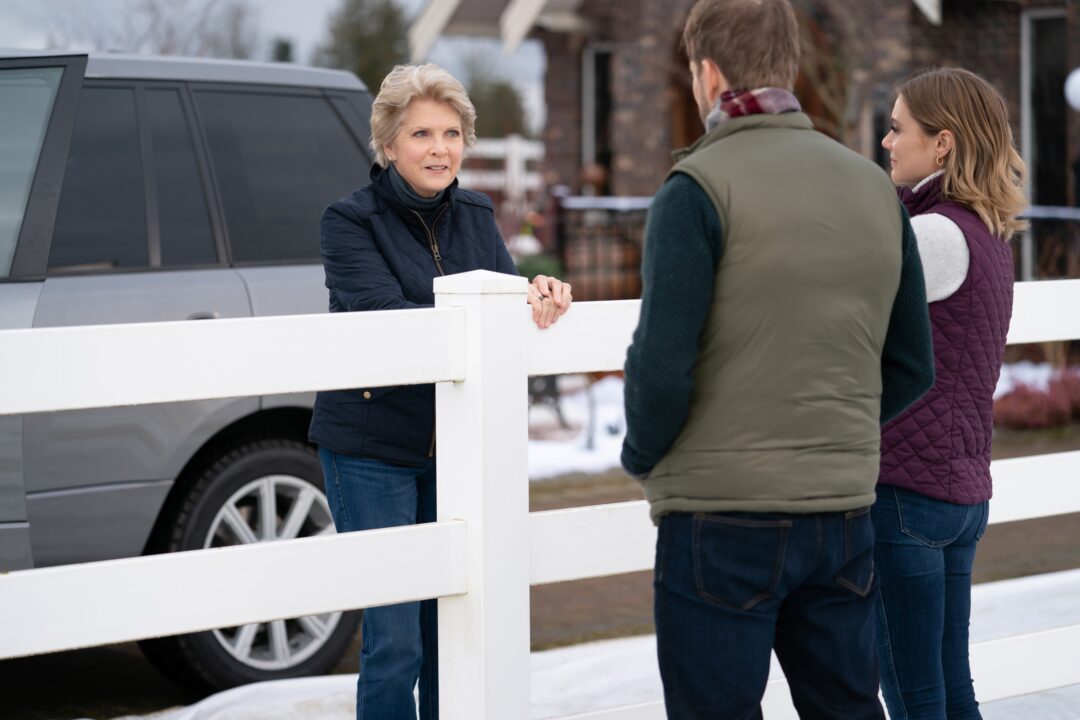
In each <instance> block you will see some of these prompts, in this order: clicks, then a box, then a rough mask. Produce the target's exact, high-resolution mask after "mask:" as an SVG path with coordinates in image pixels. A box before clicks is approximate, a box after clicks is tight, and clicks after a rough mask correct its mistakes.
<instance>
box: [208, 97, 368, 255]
mask: <svg viewBox="0 0 1080 720" xmlns="http://www.w3.org/2000/svg"><path fill="white" fill-rule="evenodd" d="M196 98H197V104H198V107H199V113H200V116H201V117H202V122H203V126H204V129H205V131H206V136H207V141H208V143H209V145H210V155H211V160H212V162H213V168H214V173H215V175H216V177H217V183H218V188H219V192H220V193H221V200H222V204H223V205H224V209H225V223H226V227H227V230H228V236H229V242H230V245H231V248H232V258H233V260H234V261H236V262H239V263H251V262H281V261H288V260H300V261H304V260H307V261H316V260H318V258H319V218H320V217H321V215H322V211H323V209H324V208H325V207H326V206H327V205H328V204H330V203H331V202H333V201H334V200H336V199H338V198H339V197H341V196H343V195H346V194H348V193H349V192H350V191H351V190H352V189H354V188H355V187H357V186H359V185H362V184H365V183H366V182H367V178H368V169H369V167H370V163H369V161H368V159H367V156H366V155H365V154H364V152H363V151H362V150H361V148H360V146H359V144H358V143H357V141H356V140H355V139H354V138H353V136H352V135H350V134H349V133H348V131H346V129H345V127H344V126H343V125H342V123H341V120H340V119H339V118H338V116H337V114H336V113H335V112H334V110H333V109H332V108H331V107H330V105H329V104H328V103H327V101H326V100H325V99H324V98H323V97H321V96H309V95H288V94H270V93H239V92H220V91H209V90H206V91H201V92H198V93H196Z"/></svg>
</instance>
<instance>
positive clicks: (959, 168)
mask: <svg viewBox="0 0 1080 720" xmlns="http://www.w3.org/2000/svg"><path fill="white" fill-rule="evenodd" d="M897 94H898V95H900V97H902V98H904V104H905V105H907V108H908V111H909V112H910V113H911V116H912V117H913V118H915V122H917V123H918V124H919V127H920V128H922V131H923V132H924V133H926V134H927V135H929V136H931V137H932V136H935V135H937V134H938V133H939V132H941V131H942V130H950V131H952V134H953V138H954V140H955V147H954V148H953V151H952V152H950V153H949V154H948V155H946V156H945V160H944V170H945V176H944V177H943V178H942V183H941V190H942V192H943V194H944V195H945V197H946V198H948V199H949V200H953V201H955V202H958V203H960V204H961V205H966V206H967V207H969V208H971V209H972V210H973V211H975V213H976V214H977V215H978V216H979V218H980V219H981V220H982V221H983V222H984V223H986V226H987V227H988V228H990V231H991V232H992V233H994V234H995V235H998V236H999V237H1001V238H1003V239H1005V240H1008V239H1009V238H1011V237H1012V236H1013V235H1015V234H1016V233H1017V232H1019V231H1020V230H1023V229H1024V228H1025V227H1026V226H1027V223H1025V222H1024V221H1022V220H1019V219H1017V216H1018V215H1019V214H1020V213H1021V212H1022V211H1023V209H1024V208H1025V207H1027V204H1028V203H1027V197H1026V196H1025V194H1024V182H1025V180H1026V177H1027V168H1026V167H1025V166H1024V161H1023V160H1022V159H1021V158H1020V154H1019V153H1018V152H1016V146H1015V145H1014V143H1013V135H1012V129H1011V128H1010V127H1009V110H1008V108H1007V107H1006V106H1005V99H1004V98H1003V97H1002V96H1001V93H1000V92H998V90H997V88H995V87H994V86H993V85H991V84H990V83H989V82H987V81H986V80H985V79H983V78H982V77H981V76H979V75H976V74H975V73H973V72H971V71H969V70H963V69H961V68H931V69H929V70H924V71H922V72H919V73H916V74H915V75H913V76H912V77H910V78H908V79H907V80H905V81H903V82H902V83H900V85H898V86H897Z"/></svg>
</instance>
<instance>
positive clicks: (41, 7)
mask: <svg viewBox="0 0 1080 720" xmlns="http://www.w3.org/2000/svg"><path fill="white" fill-rule="evenodd" d="M133 1H134V0H0V47H7V48H29V49H41V48H44V47H46V44H47V42H48V38H49V35H50V31H56V30H57V29H58V28H63V27H64V23H65V21H66V20H65V19H66V18H70V17H71V15H72V13H73V12H74V13H76V14H77V15H79V14H81V15H85V13H86V12H87V11H88V8H93V11H94V12H95V13H96V14H97V16H99V17H102V18H107V17H109V16H112V17H115V18H117V19H118V20H117V21H119V18H122V17H123V13H124V11H125V9H126V8H130V7H132V4H133ZM341 2H342V0H249V5H250V6H251V7H252V8H253V9H254V12H255V16H256V21H257V27H258V30H259V36H260V40H261V42H262V49H261V51H260V53H259V54H260V57H259V58H257V59H266V58H267V57H268V55H269V52H270V46H271V43H272V41H273V39H274V38H276V37H282V38H286V39H289V40H291V41H292V42H293V48H294V53H293V56H294V57H295V58H296V60H297V61H298V62H301V63H309V62H310V61H311V55H312V53H313V52H314V50H315V48H316V47H317V46H318V45H319V43H321V42H322V41H323V39H324V38H325V37H326V33H327V25H328V23H329V21H330V15H331V13H332V12H333V11H334V10H335V9H336V8H337V7H338V6H339V5H340V4H341ZM423 3H424V0H398V4H399V5H400V6H401V7H402V8H404V9H405V11H406V12H407V13H408V14H409V16H410V17H411V16H413V15H415V14H416V13H417V12H418V11H419V9H420V8H421V6H422V5H423ZM476 48H482V49H483V50H484V52H486V53H487V54H489V55H490V56H491V58H492V59H493V62H497V63H498V65H497V67H498V68H499V70H500V71H501V72H502V73H503V75H504V76H505V77H506V78H507V79H509V80H512V81H513V82H514V83H515V84H517V85H518V87H519V89H520V90H521V92H522V95H523V97H524V98H525V103H526V108H527V112H528V115H529V117H530V119H531V121H532V122H531V124H532V125H533V127H534V129H539V127H540V126H541V125H542V123H543V115H544V107H543V105H544V98H543V73H544V52H543V49H542V48H541V47H540V44H539V43H537V42H535V41H528V42H526V43H524V44H523V45H522V46H521V48H520V49H519V50H518V51H517V52H516V53H514V55H512V56H510V57H506V56H504V55H503V54H502V49H501V46H500V44H499V43H498V41H495V40H486V39H480V38H472V39H462V38H453V39H443V40H440V41H439V42H438V43H436V45H435V47H434V48H433V49H432V51H431V54H430V55H429V57H428V58H427V59H429V60H431V61H432V62H437V63H439V64H440V65H443V66H444V67H446V69H447V70H449V71H450V72H452V73H454V74H455V75H458V76H461V75H462V74H463V67H462V62H463V60H464V58H465V57H466V56H467V55H468V54H469V53H470V52H472V51H474V50H475V49H476Z"/></svg>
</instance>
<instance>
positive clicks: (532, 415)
mask: <svg viewBox="0 0 1080 720" xmlns="http://www.w3.org/2000/svg"><path fill="white" fill-rule="evenodd" d="M559 381H560V385H559V388H560V392H561V393H562V394H561V396H560V399H559V405H560V407H561V408H562V413H563V417H564V418H565V419H566V421H567V423H568V424H569V425H570V426H571V427H572V428H576V431H573V432H570V433H568V434H567V433H563V432H560V431H558V430H557V429H555V428H557V424H556V419H555V414H554V411H553V410H552V409H551V408H548V407H544V406H534V407H532V408H531V409H530V411H529V423H530V426H531V427H532V428H539V429H541V430H544V429H549V428H550V429H551V431H550V432H549V433H542V434H549V435H554V436H556V437H558V439H551V440H530V441H529V478H530V479H531V480H544V479H546V478H552V477H555V476H558V475H564V474H566V473H571V472H583V473H599V472H604V471H606V470H610V469H612V468H617V467H619V452H620V451H621V450H622V441H623V437H624V436H625V435H626V421H625V419H624V417H623V381H622V379H621V378H617V377H606V378H604V379H603V380H600V381H599V382H597V383H593V384H592V385H591V386H590V385H589V384H588V383H586V382H585V381H584V380H582V379H580V378H579V377H566V378H559ZM564 387H565V388H566V389H565V390H564V389H563V388H564ZM590 405H592V407H593V409H594V410H593V411H594V414H593V415H592V420H591V422H590V410H589V408H590Z"/></svg>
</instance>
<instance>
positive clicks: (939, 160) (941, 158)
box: [937, 155, 945, 167]
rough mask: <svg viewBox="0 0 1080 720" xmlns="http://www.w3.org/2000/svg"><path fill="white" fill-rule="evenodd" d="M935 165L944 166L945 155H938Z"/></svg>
mask: <svg viewBox="0 0 1080 720" xmlns="http://www.w3.org/2000/svg"><path fill="white" fill-rule="evenodd" d="M937 166H938V167H945V156H944V155H938V156H937Z"/></svg>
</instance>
